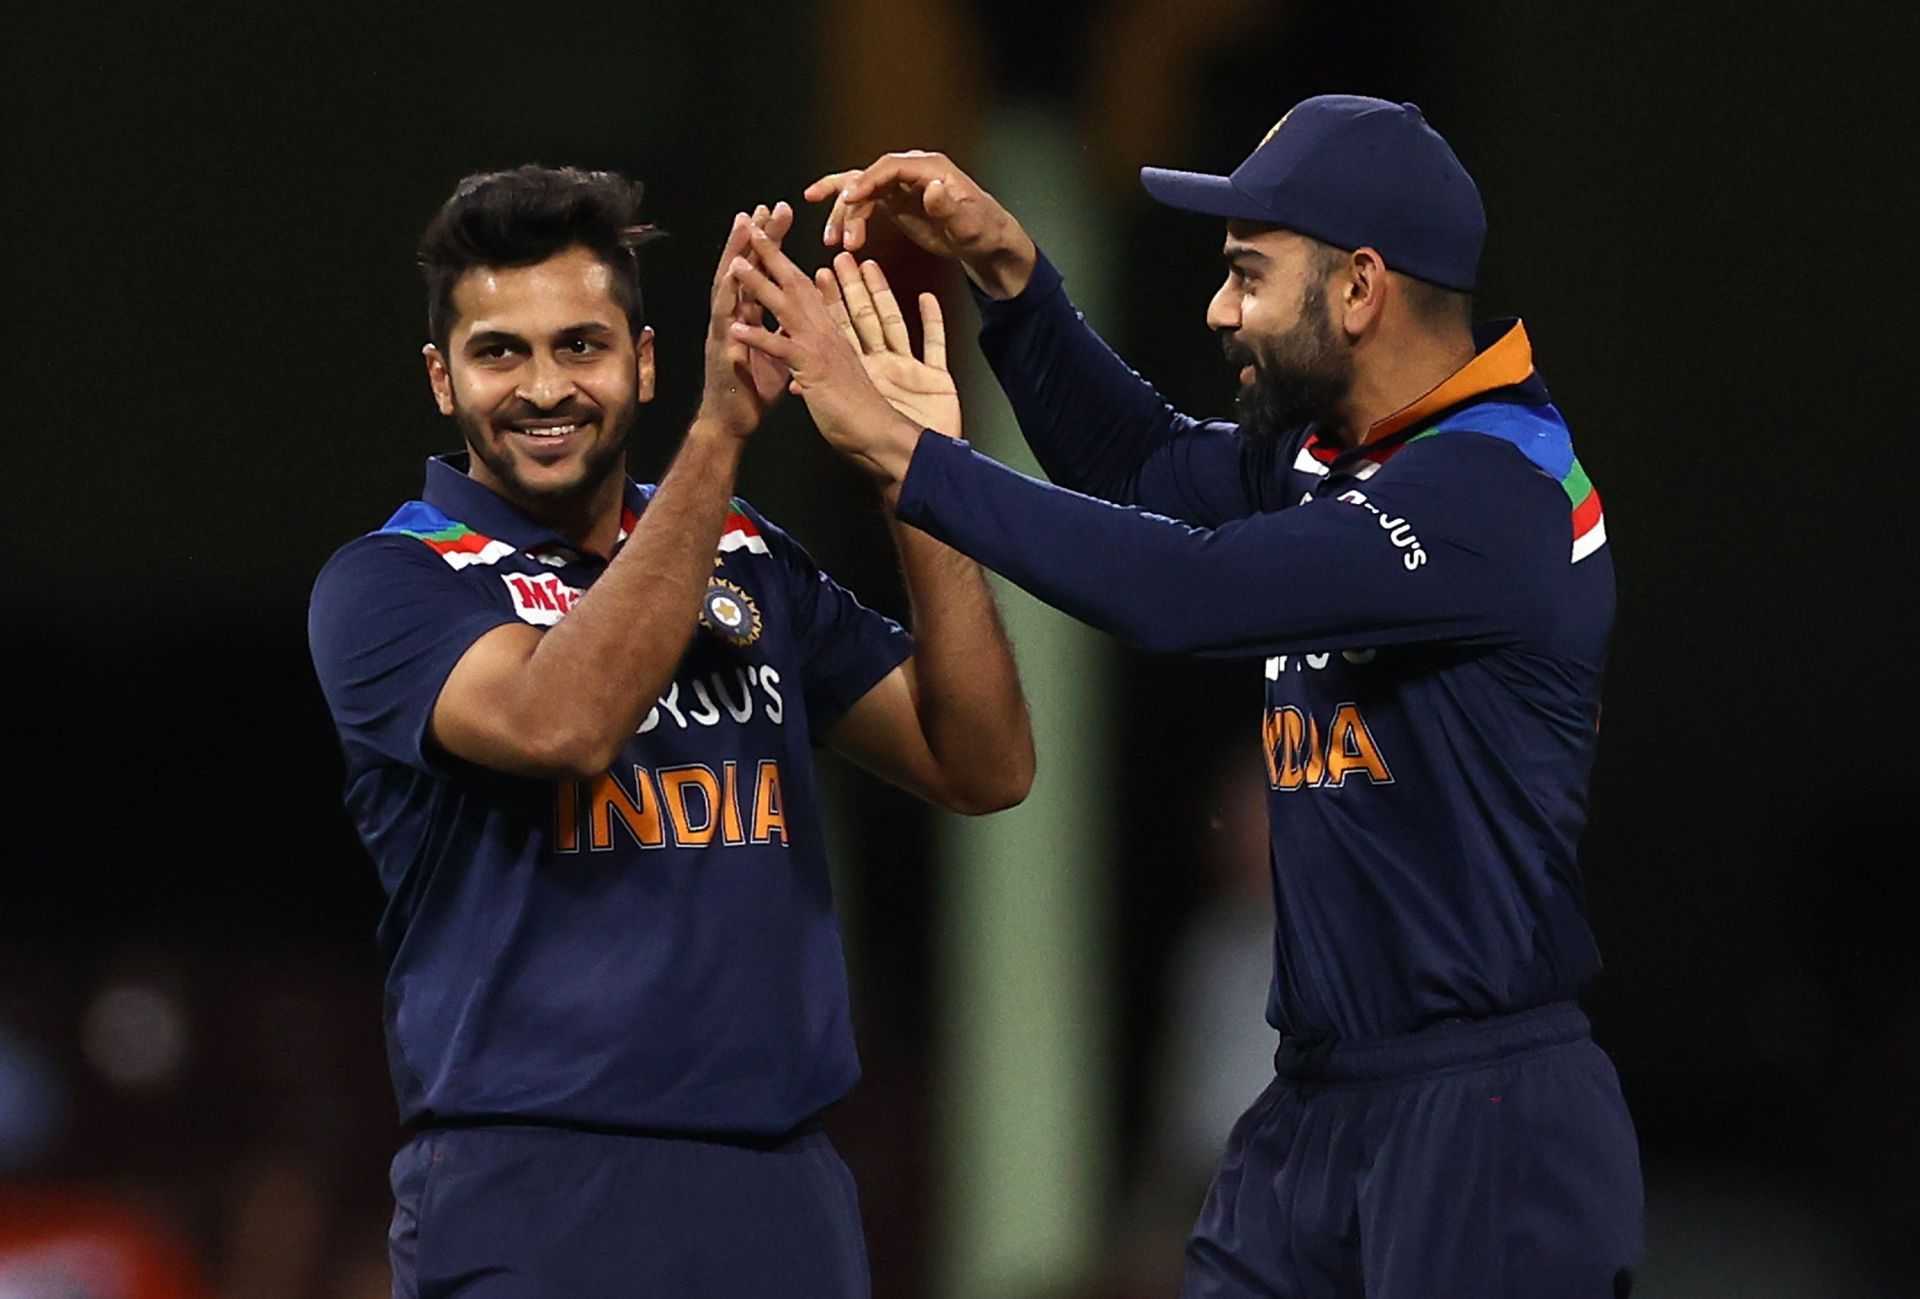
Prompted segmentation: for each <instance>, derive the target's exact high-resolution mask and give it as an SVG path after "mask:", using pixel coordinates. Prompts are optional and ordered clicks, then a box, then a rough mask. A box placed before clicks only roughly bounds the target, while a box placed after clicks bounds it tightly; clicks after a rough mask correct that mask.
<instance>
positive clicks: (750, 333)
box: [728, 223, 957, 487]
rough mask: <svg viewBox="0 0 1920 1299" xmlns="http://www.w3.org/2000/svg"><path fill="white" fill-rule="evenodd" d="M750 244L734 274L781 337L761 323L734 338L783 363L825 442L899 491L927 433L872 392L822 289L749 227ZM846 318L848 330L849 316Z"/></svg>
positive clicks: (740, 325)
mask: <svg viewBox="0 0 1920 1299" xmlns="http://www.w3.org/2000/svg"><path fill="white" fill-rule="evenodd" d="M747 240H748V244H749V246H750V249H751V251H752V260H751V261H750V260H748V258H746V257H744V256H736V257H735V258H734V259H733V261H732V263H731V265H730V270H729V274H730V275H731V276H732V278H733V279H734V280H736V281H738V283H739V291H740V292H741V293H742V294H744V295H745V296H746V297H749V298H751V299H752V300H753V301H754V302H756V303H757V304H759V306H760V307H762V308H764V309H765V310H767V311H771V312H772V313H773V314H774V315H775V316H777V317H779V320H780V332H779V333H774V332H772V331H771V330H769V329H767V327H766V325H765V324H764V323H759V324H749V323H747V322H745V321H733V322H732V323H731V324H730V325H729V327H728V332H729V333H730V335H731V337H732V338H733V339H734V340H736V341H738V342H739V343H741V344H743V345H744V346H747V347H750V348H752V349H754V350H755V351H759V352H764V353H766V354H767V355H768V356H771V357H773V358H774V359H775V360H777V361H780V362H782V363H784V364H785V365H786V366H787V368H788V372H789V374H790V376H791V377H790V378H789V379H788V382H787V387H788V390H789V391H791V392H794V393H797V394H799V396H801V397H802V398H804V399H805V400H806V403H807V409H808V410H809V411H810V412H811V413H812V415H813V422H814V423H815V424H816V425H818V426H819V429H820V432H821V435H822V436H824V437H825V438H826V439H827V441H828V442H829V443H831V444H832V445H833V446H834V448H835V449H837V450H839V451H841V452H842V453H844V454H845V455H846V456H847V457H848V458H850V459H852V460H853V461H854V462H855V463H856V464H859V465H860V466H862V467H863V468H865V469H866V470H867V471H868V472H869V473H871V474H873V475H874V476H875V477H876V478H877V479H879V480H880V482H881V483H882V485H883V486H889V487H891V486H897V485H898V483H899V481H900V479H902V478H904V477H905V476H906V471H907V464H908V462H909V461H910V460H911V459H912V458H913V448H914V446H915V444H916V443H917V442H918V441H919V438H920V430H921V427H922V425H921V424H920V422H919V421H917V420H914V419H910V418H909V417H907V416H905V415H902V414H901V413H900V412H899V411H897V410H895V409H894V407H893V406H892V405H891V404H890V403H889V402H888V400H887V398H886V397H885V396H884V395H882V393H881V391H880V389H879V388H878V387H877V386H875V383H874V381H873V379H872V378H871V377H870V376H869V375H868V373H867V367H866V364H865V362H864V361H863V360H862V353H861V352H860V350H859V348H858V346H857V344H856V342H854V341H852V340H850V339H849V337H848V334H847V333H846V332H843V330H842V327H841V323H840V322H839V321H837V320H836V319H835V318H834V314H833V312H832V310H831V309H830V308H829V307H828V305H827V293H826V292H823V287H822V285H821V284H817V283H815V282H814V281H813V280H811V279H809V278H808V277H807V273H806V272H805V271H803V270H801V269H800V268H799V267H798V266H795V265H794V264H793V262H792V260H791V259H790V258H788V257H787V255H786V254H785V253H783V252H781V251H780V247H779V245H778V244H776V243H775V242H774V241H773V240H772V239H770V238H768V236H767V234H766V232H765V231H762V230H758V229H755V228H754V227H753V226H752V225H751V224H750V223H749V225H748V226H747ZM834 287H835V289H836V291H837V289H838V285H837V284H836V285H835V286H834ZM846 318H847V320H848V322H849V325H850V324H851V315H850V313H849V314H848V315H847V317H846ZM902 332H904V326H903V328H902ZM855 337H856V338H857V334H856V335H855ZM883 341H884V335H883ZM915 364H918V363H917V362H916V363H915ZM955 422H956V423H957V419H956V421H955Z"/></svg>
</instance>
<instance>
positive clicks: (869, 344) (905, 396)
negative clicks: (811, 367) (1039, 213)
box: [813, 253, 960, 438]
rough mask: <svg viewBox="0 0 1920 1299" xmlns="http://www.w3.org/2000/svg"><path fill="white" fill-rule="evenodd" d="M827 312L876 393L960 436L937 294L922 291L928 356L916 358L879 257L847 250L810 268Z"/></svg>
mask: <svg viewBox="0 0 1920 1299" xmlns="http://www.w3.org/2000/svg"><path fill="white" fill-rule="evenodd" d="M813 282H814V283H815V284H816V285H817V286H819V289H820V296H821V297H822V298H824V299H825V300H826V304H827V315H828V316H829V317H830V318H831V319H832V320H833V323H834V324H835V325H838V326H839V328H840V333H841V336H842V337H844V338H845V339H846V340H847V342H848V343H849V344H850V345H851V346H852V347H853V348H854V350H856V351H857V352H859V353H860V363H861V364H862V365H864V366H865V367H866V370H867V377H868V378H870V379H872V380H873V383H874V386H875V387H876V388H878V389H879V390H880V395H881V396H883V397H885V398H886V399H887V402H888V404H890V405H891V406H892V407H893V408H894V409H895V410H897V411H899V412H900V413H901V414H902V415H905V416H906V417H907V418H908V419H910V420H912V421H913V422H914V423H915V424H918V425H919V426H920V427H921V428H930V429H933V430H934V431H935V432H938V433H944V434H946V435H947V436H948V437H950V438H957V437H959V436H960V391H959V389H958V388H956V387H955V386H954V383H953V376H952V375H951V374H949V373H948V372H947V326H946V322H945V320H944V319H943V318H942V317H941V314H940V299H939V298H937V297H935V296H934V295H933V294H931V293H922V294H921V295H920V330H921V335H922V337H923V338H924V339H925V350H926V357H925V359H924V360H920V359H916V358H915V357H914V355H913V340H912V338H911V337H910V336H909V335H908V333H907V321H906V317H905V316H903V315H902V314H901V312H900V303H899V302H898V301H897V300H896V299H895V298H894V296H893V286H892V285H890V284H888V283H887V276H886V273H885V272H884V271H882V270H881V269H880V264H879V263H878V262H873V261H867V262H860V263H858V264H856V263H855V261H854V258H853V255H852V254H851V253H841V254H840V255H839V256H838V257H835V258H834V259H833V269H832V270H827V269H825V268H822V269H820V270H817V271H815V272H814V273H813Z"/></svg>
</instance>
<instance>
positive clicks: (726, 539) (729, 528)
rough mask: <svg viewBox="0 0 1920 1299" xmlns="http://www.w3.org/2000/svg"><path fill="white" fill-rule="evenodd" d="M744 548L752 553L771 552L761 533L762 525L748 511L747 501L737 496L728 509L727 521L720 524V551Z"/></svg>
mask: <svg viewBox="0 0 1920 1299" xmlns="http://www.w3.org/2000/svg"><path fill="white" fill-rule="evenodd" d="M736 550H744V551H746V552H747V553H748V554H752V555H764V554H767V553H769V552H768V550H767V542H766V539H765V538H764V537H762V536H761V535H760V525H759V524H757V523H755V522H754V521H753V516H751V515H750V514H748V513H747V507H746V502H744V501H742V500H740V499H739V498H738V497H735V498H734V499H733V501H732V502H731V503H730V505H729V508H728V510H727V519H726V522H725V523H723V524H722V525H721V526H720V551H721V553H722V554H730V553H732V552H733V551H736Z"/></svg>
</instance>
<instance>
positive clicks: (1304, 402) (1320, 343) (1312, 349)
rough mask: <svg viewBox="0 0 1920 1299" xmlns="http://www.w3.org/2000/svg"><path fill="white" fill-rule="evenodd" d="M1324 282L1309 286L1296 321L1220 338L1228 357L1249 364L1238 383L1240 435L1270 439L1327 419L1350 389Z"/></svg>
mask: <svg viewBox="0 0 1920 1299" xmlns="http://www.w3.org/2000/svg"><path fill="white" fill-rule="evenodd" d="M1326 305H1327V299H1326V291H1325V289H1324V287H1323V286H1318V285H1316V286H1315V287H1314V288H1312V289H1309V290H1308V291H1307V292H1306V294H1305V295H1304V296H1303V297H1302V299H1301V303H1300V321H1299V323H1298V324H1296V325H1294V327H1293V328H1291V329H1289V330H1288V331H1287V332H1286V333H1284V334H1281V335H1279V336H1278V337H1276V338H1271V339H1267V338H1258V337H1255V338H1248V337H1246V336H1244V335H1232V334H1229V335H1227V336H1226V337H1225V338H1223V339H1222V340H1221V344H1222V346H1223V347H1224V348H1225V349H1226V353H1227V359H1228V360H1229V361H1233V362H1235V363H1237V364H1240V365H1246V364H1249V363H1251V364H1252V365H1253V382H1252V383H1250V384H1247V385H1246V386H1244V387H1242V388H1241V389H1240V396H1239V399H1238V401H1237V403H1236V404H1237V406H1238V410H1239V414H1240V435H1241V436H1242V437H1244V438H1246V439H1247V440H1248V441H1250V442H1253V443H1255V444H1258V445H1263V446H1264V445H1269V444H1271V443H1272V442H1274V441H1275V440H1277V439H1278V438H1279V437H1280V436H1281V435H1282V434H1284V433H1287V432H1288V431H1290V430H1292V429H1296V428H1299V427H1300V426H1301V425H1303V424H1320V425H1323V426H1324V425H1329V424H1333V423H1336V422H1337V421H1338V418H1339V413H1340V405H1341V403H1342V402H1344V401H1345V400H1346V399H1347V394H1348V393H1350V392H1352V390H1353V356H1352V354H1351V353H1349V352H1348V351H1347V350H1346V349H1345V348H1343V347H1342V346H1341V345H1340V341H1339V339H1337V338H1335V337H1334V334H1333V326H1332V325H1330V324H1328V323H1327V311H1326Z"/></svg>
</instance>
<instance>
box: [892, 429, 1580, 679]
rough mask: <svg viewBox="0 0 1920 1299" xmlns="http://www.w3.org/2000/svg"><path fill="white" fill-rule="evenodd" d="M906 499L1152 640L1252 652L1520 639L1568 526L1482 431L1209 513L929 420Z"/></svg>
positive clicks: (1052, 590)
mask: <svg viewBox="0 0 1920 1299" xmlns="http://www.w3.org/2000/svg"><path fill="white" fill-rule="evenodd" d="M1490 500H1497V501H1499V502H1501V508H1500V509H1498V510H1495V509H1489V508H1486V505H1487V502H1488V501H1490ZM896 510H897V513H898V514H899V516H900V518H902V519H903V520H905V521H906V522H908V523H911V524H912V525H914V526H915V527H918V528H921V529H923V530H924V531H926V532H928V533H931V534H932V535H933V536H936V537H938V538H940V539H941V540H942V541H945V542H946V543H947V544H949V545H951V546H953V547H954V548H955V549H958V550H960V551H962V552H964V553H966V554H968V555H972V556H973V557H974V558H976V559H978V560H979V561H980V562H982V563H983V564H985V565H987V566H988V567H989V568H992V569H994V570H995V571H997V572H999V573H1001V574H1003V575H1005V576H1006V577H1008V578H1009V579H1011V580H1012V581H1013V582H1015V583H1016V584H1018V585H1019V586H1021V587H1023V588H1025V589H1026V590H1028V591H1029V592H1031V593H1032V594H1034V595H1035V596H1037V597H1038V598H1039V599H1041V600H1043V601H1045V602H1046V603H1048V604H1050V605H1052V606H1054V607H1055V608H1057V609H1060V610H1061V611H1063V612H1065V613H1067V614H1070V615H1071V616H1073V617H1075V618H1078V619H1080V620H1081V621H1083V622H1086V623H1088V624H1090V625H1092V626H1095V627H1098V628H1100V629H1102V630H1104V631H1107V632H1110V633H1112V634H1113V635H1115V636H1117V637H1119V638H1120V639H1121V640H1124V641H1126V642H1128V643H1130V644H1132V645H1135V646H1138V647H1139V648H1142V649H1146V650H1151V651H1155V652H1163V653H1166V652H1183V651H1184V652H1198V653H1208V654H1220V655H1229V656H1248V657H1263V656H1266V655H1271V654H1281V653H1295V652H1308V651H1324V650H1338V649H1346V648H1363V647H1370V646H1383V645H1391V644H1405V643H1411V642H1423V641H1424V642H1440V641H1444V642H1452V643H1456V644H1478V645H1489V644H1499V643H1505V642H1511V641H1515V640H1518V639H1521V638H1522V637H1523V636H1525V635H1526V634H1527V633H1528V632H1529V630H1531V629H1532V628H1531V624H1532V623H1533V622H1534V621H1535V620H1536V617H1537V615H1536V611H1535V610H1533V609H1532V608H1531V606H1530V603H1529V602H1530V601H1531V600H1532V599H1533V594H1532V593H1533V592H1536V591H1538V590H1540V589H1542V587H1543V586H1544V585H1545V584H1546V579H1545V577H1544V576H1543V575H1544V574H1546V573H1547V572H1549V571H1550V570H1551V569H1552V568H1553V567H1554V566H1556V565H1557V566H1558V567H1564V566H1565V563H1566V560H1565V545H1566V532H1567V527H1568V525H1567V522H1566V517H1565V515H1566V510H1565V499H1564V493H1562V492H1561V489H1560V488H1559V486H1558V484H1556V483H1555V482H1554V481H1553V480H1552V479H1551V478H1549V477H1547V476H1546V475H1545V474H1544V473H1542V472H1540V471H1539V470H1537V469H1535V468H1533V466H1531V465H1530V464H1528V463H1527V461H1526V460H1525V459H1524V458H1523V457H1522V456H1520V455H1519V454H1518V453H1517V452H1516V451H1515V450H1514V449H1513V448H1512V447H1510V446H1507V445H1505V444H1502V443H1500V442H1497V441H1495V440H1493V439H1491V438H1484V437H1479V436H1477V435H1472V434H1456V435H1453V436H1451V437H1448V438H1436V439H1432V440H1431V441H1429V442H1425V443H1420V444H1416V445H1414V446H1410V447H1408V448H1407V449H1406V450H1404V451H1403V452H1401V453H1400V455H1399V456H1398V457H1396V459H1395V460H1394V461H1393V462H1392V463H1391V464H1390V465H1389V466H1388V467H1387V469H1385V470H1383V471H1382V472H1381V473H1380V474H1378V475H1376V476H1375V477H1374V478H1373V479H1371V480H1369V481H1367V482H1366V483H1365V484H1363V485H1357V486H1356V487H1355V488H1354V489H1352V490H1350V491H1346V492H1342V493H1340V494H1338V495H1334V496H1329V497H1326V498H1323V499H1317V500H1315V501H1312V502H1310V503H1308V504H1305V505H1301V506H1299V507H1297V508H1294V509H1289V510H1284V511H1280V512H1276V513H1262V514H1255V515H1251V516H1249V517H1247V518H1244V519H1239V520H1234V521H1231V522H1228V523H1225V524H1222V525H1221V526H1220V527H1218V528H1211V529H1210V528H1196V527H1191V526H1188V525H1185V524H1183V523H1180V522H1178V521H1176V520H1173V519H1169V518H1165V517H1162V516H1160V515H1157V514H1151V513H1147V512H1145V511H1142V510H1139V509H1134V508H1126V507H1121V506H1117V505H1113V504H1110V503H1107V502H1104V501H1099V500H1095V499H1093V498H1091V497H1088V496H1083V495H1080V494H1077V493H1074V492H1070V491H1066V490H1063V489H1061V488H1059V487H1054V486H1050V485H1048V484H1046V483H1042V482H1040V481H1038V480H1036V479H1032V478H1028V477H1026V476H1024V475H1022V474H1018V473H1016V472H1014V471H1013V470H1011V469H1008V468H1007V467H1006V466H1004V465H1001V464H999V463H997V462H995V461H993V460H990V459H988V458H986V457H984V456H981V455H979V454H977V453H976V452H974V451H973V450H972V448H971V447H969V446H968V445H967V444H965V443H964V442H953V441H950V440H947V439H944V438H941V437H939V436H938V435H937V434H935V435H923V436H922V438H921V440H920V443H919V445H918V447H917V448H916V450H915V453H914V457H913V461H912V464H911V467H910V469H909V471H908V474H907V477H906V481H905V482H904V483H903V485H902V489H901V493H900V499H899V503H898V505H897V507H896ZM1536 569H1537V570H1538V575H1536V572H1535V570H1536Z"/></svg>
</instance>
